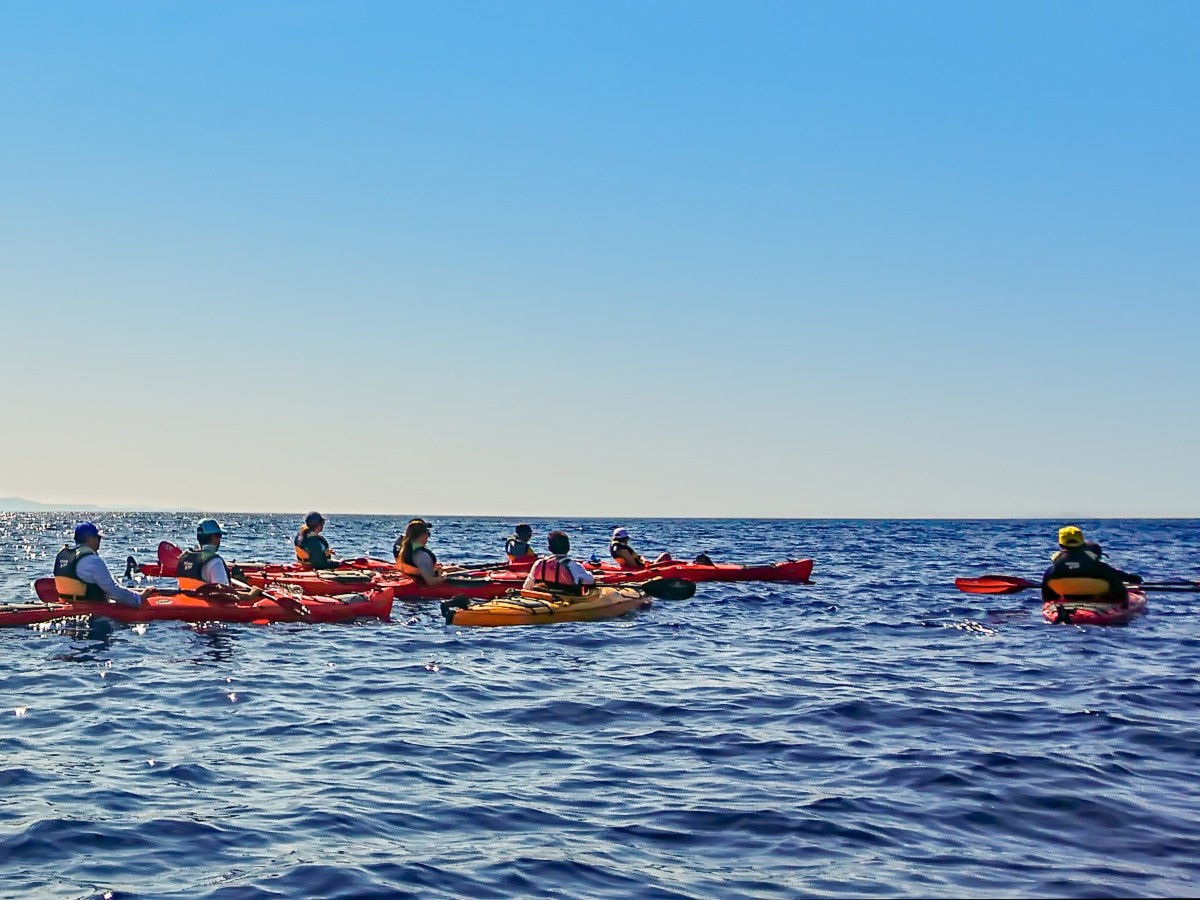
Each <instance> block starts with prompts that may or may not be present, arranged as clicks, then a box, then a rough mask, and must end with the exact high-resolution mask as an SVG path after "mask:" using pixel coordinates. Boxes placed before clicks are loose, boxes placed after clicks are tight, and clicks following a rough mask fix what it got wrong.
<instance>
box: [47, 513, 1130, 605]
mask: <svg viewBox="0 0 1200 900" xmlns="http://www.w3.org/2000/svg"><path fill="white" fill-rule="evenodd" d="M324 528H325V518H324V516H322V515H321V514H320V513H319V512H311V513H309V514H308V515H307V516H305V518H304V524H303V525H302V526H301V528H300V530H299V532H297V534H296V537H295V539H294V541H293V544H294V549H295V552H296V559H297V560H298V561H299V562H300V563H302V564H304V565H306V566H309V567H311V568H313V569H333V568H337V567H338V566H339V565H342V563H341V561H340V560H339V559H338V558H337V556H336V555H335V554H334V552H333V550H332V548H331V547H330V546H329V542H328V541H327V540H326V539H325V538H324V537H323V536H322V531H323V530H324ZM430 534H431V526H430V524H429V522H427V521H426V520H424V519H412V520H411V521H409V523H408V524H407V525H406V526H405V528H404V533H403V534H402V535H401V536H400V537H399V538H398V539H397V540H396V543H395V545H394V546H393V552H394V554H395V558H396V567H397V568H398V569H399V570H400V572H401V573H402V574H404V575H406V576H408V577H410V578H413V579H415V580H419V581H420V582H422V583H424V584H426V585H431V586H433V585H439V584H443V583H445V582H446V580H447V578H449V577H453V575H454V572H455V570H454V568H453V567H451V568H447V567H445V566H443V565H442V564H441V563H439V562H438V559H437V556H436V555H435V554H434V552H433V551H432V550H431V549H430V548H429V546H428V544H429V538H430ZM223 536H224V532H223V530H222V528H221V526H220V524H219V523H218V522H217V521H216V520H215V519H202V520H201V521H200V522H198V523H197V525H196V546H195V547H193V548H192V549H190V550H185V551H184V552H183V553H182V554H181V555H180V556H179V560H178V562H177V563H176V578H177V579H178V581H179V587H180V589H182V590H190V591H194V590H197V589H199V588H202V587H204V586H205V585H218V586H225V587H228V588H230V589H233V590H239V591H242V590H244V591H251V590H254V589H252V588H250V586H249V585H246V584H243V583H242V582H240V581H238V580H236V579H234V578H233V577H231V574H230V569H229V566H228V565H227V564H226V563H225V560H224V559H222V557H221V554H220V549H221V539H222V537H223ZM102 538H103V535H102V534H101V533H100V530H99V529H98V528H97V527H96V526H95V525H94V524H93V523H91V522H82V523H80V524H79V525H78V527H76V529H75V543H74V546H71V545H69V544H68V545H66V546H64V547H63V549H62V550H61V551H59V553H58V555H57V556H56V557H55V560H54V582H55V588H56V589H57V591H58V593H59V595H60V596H62V597H65V598H68V599H73V600H104V599H108V600H112V601H115V602H117V603H121V604H125V605H128V606H139V605H140V604H141V603H142V597H143V594H145V593H146V591H141V592H139V591H133V590H129V589H128V588H124V587H122V586H121V585H119V584H117V583H116V582H115V581H114V580H113V577H112V573H111V572H110V571H109V569H108V566H107V565H106V564H105V562H104V560H103V559H101V557H100V542H101V540H102ZM532 539H533V529H532V528H531V527H530V526H529V525H528V524H527V523H525V522H521V523H520V524H518V525H517V526H516V528H514V529H513V533H512V535H511V536H510V537H508V538H507V540H506V541H505V555H506V556H507V558H508V561H509V562H510V563H523V562H528V563H530V570H529V575H528V576H527V578H526V580H525V585H524V587H525V588H526V589H536V588H542V587H548V588H555V589H569V588H580V587H584V586H587V585H590V584H594V583H595V578H594V576H593V575H592V573H591V572H589V571H588V570H587V569H586V568H584V566H583V565H581V564H580V563H579V562H578V561H576V560H574V559H572V558H571V540H570V538H569V537H568V536H567V534H566V533H565V532H563V531H552V532H550V534H549V535H547V540H546V543H547V549H548V550H549V553H547V554H544V555H541V556H539V555H538V554H537V553H536V552H535V551H534V549H533V547H532V544H531V541H532ZM1058 546H1059V550H1058V552H1057V553H1055V554H1054V556H1053V557H1051V564H1050V567H1049V568H1048V569H1046V572H1045V574H1044V575H1043V576H1042V596H1043V599H1044V600H1045V601H1047V602H1055V601H1057V600H1062V599H1068V600H1070V599H1079V598H1085V597H1086V598H1092V599H1096V600H1104V601H1111V602H1116V603H1121V602H1125V601H1126V600H1127V597H1128V591H1127V587H1126V585H1129V584H1140V583H1141V581H1142V579H1141V577H1140V576H1138V575H1131V574H1129V573H1127V572H1122V571H1121V570H1120V569H1116V568H1114V567H1113V566H1110V565H1109V564H1108V563H1106V562H1104V561H1103V560H1102V559H1101V557H1102V556H1103V555H1104V551H1103V549H1102V548H1101V547H1100V545H1099V544H1096V543H1092V542H1089V541H1087V540H1086V538H1085V537H1084V534H1083V530H1082V529H1081V528H1080V527H1079V526H1078V525H1067V526H1065V527H1063V528H1061V529H1059V532H1058ZM608 549H609V555H610V556H611V557H612V558H613V559H614V560H615V561H616V562H617V564H618V565H619V566H620V567H622V568H625V569H642V568H645V567H646V565H647V564H646V561H645V559H644V558H643V557H642V556H641V555H640V554H638V553H637V551H636V550H634V549H633V547H632V546H631V545H630V537H629V531H628V530H627V529H625V528H616V529H615V530H614V531H613V533H612V539H611V540H610V542H609V548H608ZM593 559H594V557H593ZM667 561H670V555H669V554H666V553H664V554H662V555H661V556H659V557H658V558H657V559H656V560H655V562H667ZM704 561H705V562H708V560H707V557H704Z"/></svg>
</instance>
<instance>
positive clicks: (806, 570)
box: [240, 559, 813, 600]
mask: <svg viewBox="0 0 1200 900" xmlns="http://www.w3.org/2000/svg"><path fill="white" fill-rule="evenodd" d="M589 568H591V570H592V572H593V573H594V574H595V576H596V581H597V582H598V583H599V584H607V585H619V584H635V583H638V582H643V581H649V580H651V579H655V578H672V579H680V580H683V581H690V582H693V583H699V582H707V581H774V582H789V583H806V582H807V581H808V579H809V576H810V575H811V574H812V570H813V561H812V560H811V559H796V560H788V561H786V562H779V563H771V564H768V565H760V566H739V565H733V564H729V563H717V564H715V565H701V564H698V563H685V562H667V563H660V564H658V565H651V566H648V567H646V568H644V569H622V568H618V567H617V566H591V567H589ZM528 569H529V566H528V565H527V564H525V565H523V564H520V563H514V564H511V565H507V566H506V565H505V564H503V563H500V564H498V565H497V567H495V568H491V569H486V570H485V569H479V570H473V571H467V572H464V573H462V574H461V575H453V576H451V578H450V580H449V581H448V582H447V583H446V584H440V585H436V586H433V587H430V586H427V585H424V584H420V583H418V582H416V581H414V580H413V579H411V578H408V577H406V576H404V575H400V574H399V573H398V572H396V570H395V568H394V567H389V568H388V569H387V571H386V572H385V571H379V570H374V571H367V570H345V569H326V570H323V571H313V570H311V569H309V570H306V571H296V570H294V569H290V568H288V567H283V566H268V567H265V568H262V569H258V570H252V571H249V572H247V571H245V570H242V571H241V572H240V575H241V579H242V580H243V581H245V582H246V583H247V584H251V585H254V586H256V587H267V586H269V585H275V586H278V587H284V588H289V589H293V590H300V591H302V592H303V593H305V594H308V595H310V596H314V597H320V596H327V595H332V594H343V593H346V592H348V591H366V590H370V589H371V587H372V586H381V587H390V588H392V589H393V590H394V591H395V594H396V597H397V598H402V599H406V600H424V599H427V600H445V599H449V598H453V597H470V598H472V599H478V600H490V599H492V598H494V597H500V596H502V595H503V594H504V592H505V591H509V590H512V589H514V588H520V587H521V585H522V584H524V582H525V576H526V575H527V574H528Z"/></svg>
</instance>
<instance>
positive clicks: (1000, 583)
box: [954, 575, 1041, 594]
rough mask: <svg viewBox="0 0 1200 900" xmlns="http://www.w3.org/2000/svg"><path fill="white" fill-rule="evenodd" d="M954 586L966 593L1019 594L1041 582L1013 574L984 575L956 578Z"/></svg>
mask: <svg viewBox="0 0 1200 900" xmlns="http://www.w3.org/2000/svg"><path fill="white" fill-rule="evenodd" d="M954 586H955V587H956V588H958V589H959V590H960V591H962V592H963V593H966V594H1017V593H1020V592H1021V591H1023V590H1026V589H1027V588H1039V587H1041V584H1039V583H1038V582H1036V581H1029V580H1028V579H1025V578H1015V577H1013V576H1012V575H984V576H983V577H982V578H956V579H954Z"/></svg>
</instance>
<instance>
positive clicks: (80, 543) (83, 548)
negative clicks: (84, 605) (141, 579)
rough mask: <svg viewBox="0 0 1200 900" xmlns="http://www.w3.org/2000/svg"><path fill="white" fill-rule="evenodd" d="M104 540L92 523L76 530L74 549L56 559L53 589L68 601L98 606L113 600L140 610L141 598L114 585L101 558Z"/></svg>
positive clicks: (65, 548)
mask: <svg viewBox="0 0 1200 900" xmlns="http://www.w3.org/2000/svg"><path fill="white" fill-rule="evenodd" d="M103 537H104V535H102V534H101V533H100V529H99V528H97V527H96V526H95V525H93V524H92V523H91V522H81V523H80V524H79V525H78V526H77V527H76V528H75V546H74V547H72V546H71V545H70V544H67V545H64V546H63V548H62V549H61V550H60V551H58V556H56V557H55V558H54V589H55V590H56V591H58V594H59V596H60V597H63V598H65V599H68V600H88V601H95V602H99V603H103V602H104V601H106V600H112V601H114V602H115V603H120V604H121V605H123V606H141V605H142V594H140V593H138V592H137V591H131V590H129V589H127V588H123V587H121V586H120V585H119V584H117V583H116V582H115V581H113V577H112V573H111V572H109V571H108V566H107V565H105V563H104V560H102V559H101V558H100V539H101V538H103ZM149 590H150V589H149V588H147V592H149Z"/></svg>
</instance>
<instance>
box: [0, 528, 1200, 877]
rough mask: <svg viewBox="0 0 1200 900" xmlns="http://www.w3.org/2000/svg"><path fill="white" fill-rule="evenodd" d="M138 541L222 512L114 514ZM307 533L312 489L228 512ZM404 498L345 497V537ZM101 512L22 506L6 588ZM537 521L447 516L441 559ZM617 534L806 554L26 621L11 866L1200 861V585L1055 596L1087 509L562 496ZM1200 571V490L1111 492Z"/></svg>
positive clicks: (492, 870)
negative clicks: (769, 575) (607, 617)
mask: <svg viewBox="0 0 1200 900" xmlns="http://www.w3.org/2000/svg"><path fill="white" fill-rule="evenodd" d="M96 517H97V518H98V520H99V521H100V523H101V525H102V527H103V528H104V529H105V531H106V533H107V537H106V540H105V544H104V547H103V553H104V555H105V556H106V558H108V559H109V560H110V563H111V565H112V567H113V569H114V571H119V570H120V569H121V568H122V566H121V562H122V561H123V559H124V557H125V556H126V554H129V553H133V554H135V555H137V556H138V557H139V558H143V559H150V558H153V548H154V547H155V545H156V544H157V542H158V541H159V540H160V539H163V538H167V539H173V540H176V541H177V542H180V543H182V542H184V541H185V540H186V537H187V535H188V532H189V531H190V530H191V524H192V517H189V516H182V515H176V514H165V513H164V514H133V513H115V514H97V516H96ZM221 518H222V521H223V522H224V523H225V525H226V526H227V529H228V537H227V543H226V546H225V548H224V549H225V551H226V555H227V557H232V558H237V559H255V558H258V559H267V558H271V559H282V558H285V557H286V556H287V552H288V542H289V540H290V537H291V534H292V532H293V529H294V527H295V526H296V524H297V523H296V522H295V521H294V520H293V519H292V518H291V517H282V516H254V515H228V516H222V517H221ZM402 521H403V520H402V519H399V518H387V517H345V518H341V517H335V518H333V520H332V521H331V523H330V526H329V528H328V529H327V532H326V533H327V536H328V537H329V538H330V540H331V542H332V543H333V545H334V547H335V548H336V549H337V550H339V551H341V552H342V553H344V554H347V555H350V554H359V553H363V552H368V551H369V552H372V553H373V554H376V555H386V553H387V551H388V550H389V549H390V547H391V543H392V540H393V539H394V537H395V535H396V533H397V530H398V528H399V527H400V524H401V523H402ZM71 524H73V522H72V519H71V517H70V516H69V515H67V514H45V513H37V514H32V513H31V514H4V515H0V602H11V601H18V600H21V601H24V600H28V599H30V594H29V588H28V583H29V581H30V580H31V579H33V578H35V577H39V576H41V575H44V574H46V573H47V572H48V570H49V568H50V564H51V560H52V558H53V555H54V553H55V551H56V550H57V549H58V547H59V546H61V543H62V541H63V538H64V536H66V535H67V534H68V532H69V528H70V526H71ZM511 524H512V523H511V522H507V521H500V520H494V519H463V518H460V519H437V520H435V529H434V544H433V546H434V547H435V549H436V550H437V551H438V553H439V555H440V556H441V557H442V559H443V560H454V559H470V560H480V559H484V558H489V557H494V556H496V555H497V553H498V551H499V548H500V546H501V541H502V539H503V537H504V536H505V534H507V532H508V529H509V527H510V526H511ZM532 524H533V525H534V526H535V528H536V529H537V530H538V532H539V535H540V536H544V534H545V533H546V531H548V530H549V529H550V528H551V527H554V526H559V525H563V524H566V525H567V526H568V531H569V532H570V534H571V535H572V539H573V542H574V543H575V545H576V547H577V548H578V549H580V550H583V551H584V554H585V555H586V554H588V553H590V552H591V551H593V550H596V551H602V550H603V549H604V546H605V536H606V534H607V531H608V529H610V528H611V527H612V526H613V525H614V524H628V525H629V526H630V527H631V529H632V530H633V531H634V533H635V537H636V540H635V544H636V545H637V546H639V548H641V549H643V550H645V551H649V552H652V553H654V552H658V551H659V550H662V549H670V550H671V551H673V552H675V553H676V555H678V556H680V557H684V556H688V555H691V554H694V553H696V552H698V551H701V550H706V551H708V552H709V553H710V554H712V555H713V556H714V557H720V558H722V559H726V560H729V561H763V560H768V559H778V558H783V557H788V556H812V557H814V558H815V559H816V561H817V565H816V570H815V573H814V582H815V583H814V584H812V585H768V584H744V585H737V584H731V585H718V584H713V585H702V586H701V587H700V589H699V591H698V592H697V594H696V596H695V597H694V598H693V599H691V600H688V601H684V602H676V603H667V602H661V603H658V604H656V605H655V606H653V607H651V608H650V609H648V610H645V611H643V612H640V613H638V614H635V615H633V616H630V617H627V618H624V619H619V620H614V621H608V622H596V623H576V624H561V625H554V626H546V627H540V628H501V629H466V628H450V627H447V626H446V625H444V624H443V622H442V620H441V618H440V616H439V615H438V612H437V609H436V606H435V605H433V604H425V605H422V604H419V603H407V604H399V603H398V604H397V608H396V611H395V614H394V617H393V620H392V621H391V622H390V623H371V622H368V623H360V624H354V625H347V626H307V625H277V626H270V627H255V626H204V627H194V626H184V625H177V624H174V623H154V624H151V625H149V626H136V627H132V628H130V627H104V626H103V625H97V626H94V627H91V628H88V627H78V626H75V627H70V628H65V629H64V628H54V629H50V630H38V629H9V630H5V631H3V632H0V675H2V681H0V684H2V686H3V696H2V697H0V895H2V896H4V897H12V898H82V897H97V898H99V897H110V898H113V900H117V898H131V897H137V898H185V897H186V898H210V900H218V898H219V900H235V898H237V900H240V898H279V897H324V898H373V897H379V898H383V897H433V898H439V897H446V898H450V897H474V898H492V897H495V898H506V897H546V898H576V897H588V898H593V897H594V898H634V897H636V898H663V900H666V898H714V900H717V898H719V900H733V898H741V897H747V898H749V897H754V898H781V897H800V896H848V895H859V894H870V895H878V896H914V895H919V896H987V897H996V896H1017V895H1034V894H1036V895H1044V896H1062V897H1095V896H1162V895H1186V894H1194V893H1195V892H1196V886H1197V877H1198V876H1200V816H1198V815H1197V808H1198V804H1197V785H1198V784H1200V678H1198V675H1197V654H1198V650H1200V625H1198V624H1197V616H1196V612H1197V610H1198V608H1200V607H1198V603H1197V598H1196V597H1195V596H1194V595H1189V594H1163V595H1157V596H1153V597H1152V599H1151V605H1150V612H1149V614H1148V615H1146V616H1144V617H1142V618H1140V619H1138V620H1136V621H1135V622H1134V623H1132V624H1131V625H1129V626H1128V627H1124V628H1079V627H1074V626H1050V625H1047V624H1045V623H1044V622H1043V621H1042V619H1041V617H1040V614H1039V610H1038V604H1037V602H1036V598H1035V596H1034V594H1033V592H1026V593H1025V594H1022V595H1015V596H1010V597H990V598H988V597H982V598H981V597H970V596H967V595H964V594H961V593H958V592H957V591H956V590H955V589H954V587H953V579H954V577H955V576H958V575H971V574H983V573H986V572H1007V573H1011V574H1018V575H1025V576H1027V577H1033V576H1036V575H1037V574H1038V573H1039V572H1040V571H1041V569H1042V568H1044V566H1045V564H1046V559H1047V556H1048V554H1049V552H1050V551H1051V549H1052V543H1053V537H1054V532H1055V529H1056V527H1057V524H1058V523H1049V522H1022V521H973V522H931V521H897V522H877V521H712V520H699V521H698V520H639V521H635V522H629V523H613V522H607V521H603V522H602V521H574V522H570V523H560V522H549V521H534V522H533V523H532ZM1083 524H1084V525H1085V526H1086V527H1087V530H1088V533H1089V537H1093V538H1095V539H1097V540H1100V541H1101V542H1102V543H1103V544H1104V545H1105V548H1106V550H1107V551H1108V553H1109V554H1110V556H1111V558H1112V559H1113V560H1114V562H1115V563H1116V564H1117V565H1120V566H1122V567H1124V568H1126V569H1128V570H1131V571H1140V572H1143V573H1144V574H1147V575H1152V576H1155V577H1158V578H1168V577H1190V578H1200V521H1194V520H1188V521H1177V520H1176V521H1104V522H1095V523H1089V522H1085V523H1083Z"/></svg>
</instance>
